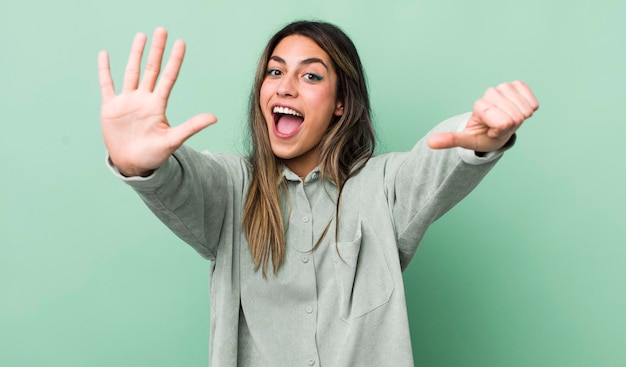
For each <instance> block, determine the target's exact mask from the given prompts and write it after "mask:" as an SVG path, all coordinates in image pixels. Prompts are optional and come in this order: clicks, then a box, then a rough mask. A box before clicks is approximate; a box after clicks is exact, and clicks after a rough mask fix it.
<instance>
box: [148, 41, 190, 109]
mask: <svg viewBox="0 0 626 367" xmlns="http://www.w3.org/2000/svg"><path fill="white" fill-rule="evenodd" d="M184 57H185V42H183V41H181V40H177V41H176V42H174V47H172V53H171V54H170V57H169V59H168V60H167V64H166V65H165V70H164V71H163V75H162V76H161V80H160V81H159V84H158V85H157V87H156V89H155V93H157V94H158V95H159V96H161V97H162V98H163V99H165V100H167V99H168V98H169V96H170V92H171V91H172V87H173V86H174V83H176V78H178V72H179V71H180V66H181V65H182V63H183V58H184Z"/></svg>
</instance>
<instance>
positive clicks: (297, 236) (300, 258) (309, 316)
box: [287, 182, 319, 366]
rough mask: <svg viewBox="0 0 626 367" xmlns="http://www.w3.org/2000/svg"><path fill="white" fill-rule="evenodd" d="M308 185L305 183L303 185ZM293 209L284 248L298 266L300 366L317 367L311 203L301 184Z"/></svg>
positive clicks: (297, 187) (296, 187) (316, 303)
mask: <svg viewBox="0 0 626 367" xmlns="http://www.w3.org/2000/svg"><path fill="white" fill-rule="evenodd" d="M307 184H308V183H307ZM294 186H295V195H294V206H293V211H292V213H291V216H290V220H289V222H290V223H289V234H290V237H291V238H289V240H288V241H287V243H288V244H293V245H294V248H295V251H294V252H293V254H294V256H296V257H297V259H294V260H296V261H297V262H298V264H299V268H300V270H299V273H300V276H298V279H299V282H300V283H301V284H300V286H301V289H300V290H301V291H302V292H303V294H304V300H303V303H302V305H303V309H302V310H301V312H302V320H303V322H302V325H301V326H300V327H302V328H303V330H302V331H303V333H302V335H303V338H304V340H303V343H302V345H303V346H304V348H303V350H302V351H301V353H302V354H301V356H302V357H301V358H302V366H319V353H318V349H317V344H316V341H315V335H316V330H317V312H318V299H317V280H316V275H315V264H314V258H313V253H312V249H313V246H314V245H315V243H314V241H315V238H314V233H313V212H312V210H311V203H310V202H309V199H308V198H307V195H306V193H305V190H304V183H303V182H298V183H296V184H295V185H294Z"/></svg>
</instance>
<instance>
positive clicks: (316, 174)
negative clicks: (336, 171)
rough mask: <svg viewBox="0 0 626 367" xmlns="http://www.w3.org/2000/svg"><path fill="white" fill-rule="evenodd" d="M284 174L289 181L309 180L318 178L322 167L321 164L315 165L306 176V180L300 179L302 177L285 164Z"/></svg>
mask: <svg viewBox="0 0 626 367" xmlns="http://www.w3.org/2000/svg"><path fill="white" fill-rule="evenodd" d="M283 176H285V179H287V181H296V182H299V181H304V182H309V181H313V180H317V179H318V178H319V177H320V168H319V166H318V167H315V168H314V169H313V170H312V171H311V172H309V174H308V175H307V176H306V177H305V178H304V180H302V179H300V177H298V175H296V174H295V173H294V172H293V171H292V170H290V169H289V167H287V166H286V165H284V164H283Z"/></svg>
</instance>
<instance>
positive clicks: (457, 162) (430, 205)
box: [386, 114, 514, 269]
mask: <svg viewBox="0 0 626 367" xmlns="http://www.w3.org/2000/svg"><path fill="white" fill-rule="evenodd" d="M469 116H470V115H469V114H463V115H459V116H455V117H452V118H450V119H448V120H446V121H444V122H442V123H441V124H439V125H438V126H436V127H435V128H434V129H433V130H431V131H430V132H429V133H428V134H427V135H426V137H424V138H423V139H421V140H420V141H419V142H418V143H417V144H416V145H415V147H414V148H413V149H412V150H411V151H410V152H407V153H403V154H400V155H398V157H397V158H394V159H393V160H392V161H391V163H390V164H389V168H388V174H387V176H388V178H387V180H388V182H387V184H386V187H387V190H388V192H387V195H388V201H389V203H390V208H391V212H392V216H393V222H394V226H395V231H396V236H397V243H398V251H399V255H400V262H401V265H402V269H405V268H406V266H408V264H409V262H410V261H411V259H412V258H413V255H414V254H415V251H416V250H417V246H418V244H419V242H420V241H421V239H422V238H423V236H424V234H425V232H426V230H427V229H428V227H429V226H430V225H431V224H432V223H433V222H434V221H435V220H437V219H438V218H440V217H441V216H442V215H443V214H444V213H446V212H447V211H448V210H450V209H451V208H452V207H453V206H454V205H456V204H457V203H458V202H459V201H461V200H462V199H463V198H464V197H465V196H467V194H469V193H470V192H471V191H472V190H473V189H474V188H475V187H476V185H478V183H479V182H480V181H481V180H482V178H483V177H484V176H485V175H486V174H487V173H488V172H489V171H490V170H491V168H492V167H493V166H494V165H495V163H496V162H497V161H498V160H499V159H500V157H501V156H502V154H503V152H504V151H505V150H506V149H508V148H510V146H511V145H512V143H513V142H514V139H513V140H512V141H511V143H510V144H507V145H506V147H505V148H504V149H501V150H499V151H496V152H490V153H487V154H484V155H481V156H479V155H477V154H476V153H475V152H474V151H471V150H467V149H463V148H453V149H442V150H435V149H431V148H429V147H428V145H427V144H426V140H427V139H428V137H429V136H430V135H432V134H435V133H438V132H444V131H454V130H462V129H463V128H464V127H465V124H466V123H467V121H468V119H469Z"/></svg>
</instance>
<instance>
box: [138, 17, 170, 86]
mask: <svg viewBox="0 0 626 367" xmlns="http://www.w3.org/2000/svg"><path fill="white" fill-rule="evenodd" d="M166 40H167V31H166V30H165V28H162V27H159V28H157V29H156V30H155V31H154V35H153V36H152V45H151V46H150V54H149V55H148V62H147V63H146V68H145V70H144V75H143V79H142V80H141V87H142V88H143V89H147V90H149V91H152V90H153V89H154V85H155V84H156V80H157V77H158V75H159V71H161V61H162V60H163V50H164V49H165V41H166Z"/></svg>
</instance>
